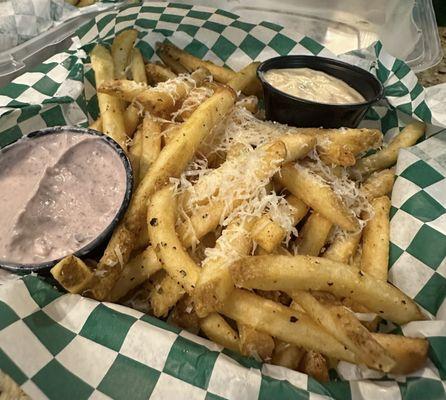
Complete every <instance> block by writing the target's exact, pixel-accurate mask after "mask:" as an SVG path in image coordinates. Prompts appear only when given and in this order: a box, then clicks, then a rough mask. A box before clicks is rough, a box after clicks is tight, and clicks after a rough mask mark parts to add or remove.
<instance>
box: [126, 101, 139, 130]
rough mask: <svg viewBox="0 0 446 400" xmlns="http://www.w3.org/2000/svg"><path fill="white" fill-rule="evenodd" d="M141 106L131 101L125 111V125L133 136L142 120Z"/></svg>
mask: <svg viewBox="0 0 446 400" xmlns="http://www.w3.org/2000/svg"><path fill="white" fill-rule="evenodd" d="M140 110H141V107H139V106H138V105H137V104H136V103H133V102H132V103H130V104H129V105H128V106H127V108H126V109H125V111H124V125H125V131H126V133H127V136H128V137H133V134H134V133H135V130H136V128H137V126H138V125H139V121H140V120H141V116H140V114H141V112H140Z"/></svg>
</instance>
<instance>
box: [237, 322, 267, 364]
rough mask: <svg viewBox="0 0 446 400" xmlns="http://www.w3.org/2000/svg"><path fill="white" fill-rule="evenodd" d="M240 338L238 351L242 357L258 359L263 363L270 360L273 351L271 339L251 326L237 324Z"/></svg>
mask: <svg viewBox="0 0 446 400" xmlns="http://www.w3.org/2000/svg"><path fill="white" fill-rule="evenodd" d="M237 328H238V334H239V337H240V342H239V343H240V344H239V346H240V347H239V351H240V353H241V354H242V355H244V356H248V357H254V358H258V357H260V359H261V360H263V361H269V360H271V357H272V355H273V351H274V340H273V338H272V337H271V336H270V335H268V334H267V333H264V332H259V331H257V330H256V329H254V328H253V327H252V326H249V325H245V324H239V323H238V324H237Z"/></svg>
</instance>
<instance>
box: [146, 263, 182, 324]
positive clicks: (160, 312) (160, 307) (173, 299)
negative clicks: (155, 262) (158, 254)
mask: <svg viewBox="0 0 446 400" xmlns="http://www.w3.org/2000/svg"><path fill="white" fill-rule="evenodd" d="M150 281H151V283H152V285H153V290H152V292H151V293H150V298H149V300H150V307H151V308H152V310H153V315H154V316H155V317H165V316H166V315H167V314H168V313H169V310H170V309H171V308H172V307H173V306H174V305H175V304H176V303H177V302H178V300H180V299H181V297H183V296H184V294H185V293H186V292H185V291H184V289H183V288H182V287H181V286H180V285H178V283H177V282H175V281H174V280H173V279H172V278H171V277H170V276H169V275H168V274H166V273H165V271H164V270H161V271H158V272H157V273H156V274H155V275H154V276H153V277H151V278H150Z"/></svg>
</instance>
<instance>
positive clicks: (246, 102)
mask: <svg viewBox="0 0 446 400" xmlns="http://www.w3.org/2000/svg"><path fill="white" fill-rule="evenodd" d="M237 105H239V106H242V107H244V108H246V109H247V110H248V111H249V112H250V113H251V114H256V113H257V112H258V111H259V99H258V98H257V97H256V96H247V97H244V98H243V99H240V100H239V101H237Z"/></svg>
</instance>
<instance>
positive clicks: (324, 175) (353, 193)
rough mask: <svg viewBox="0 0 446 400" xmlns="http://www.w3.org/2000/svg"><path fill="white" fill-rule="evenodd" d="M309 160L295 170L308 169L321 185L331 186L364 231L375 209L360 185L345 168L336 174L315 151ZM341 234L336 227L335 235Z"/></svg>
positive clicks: (340, 168) (299, 163)
mask: <svg viewBox="0 0 446 400" xmlns="http://www.w3.org/2000/svg"><path fill="white" fill-rule="evenodd" d="M308 158H309V159H310V160H311V161H301V162H297V163H296V164H295V168H307V169H308V170H309V171H310V172H311V173H313V174H314V175H316V176H317V177H318V178H319V179H320V180H321V183H323V184H326V185H328V186H330V188H331V189H332V190H333V191H334V192H335V193H336V194H337V195H338V196H339V198H340V199H341V201H342V202H343V203H344V205H345V206H346V207H347V208H348V209H349V210H350V212H351V213H352V215H354V216H355V217H356V218H357V219H358V222H359V225H360V229H361V230H362V229H363V227H364V226H365V225H366V223H367V221H368V220H370V219H371V218H373V208H372V206H371V204H370V202H369V201H368V200H367V197H366V196H365V195H364V193H363V192H362V191H361V189H360V187H359V183H358V182H356V181H353V180H351V179H350V176H349V173H348V170H347V168H345V167H338V168H337V169H336V172H337V174H335V173H334V170H333V169H332V168H330V167H329V166H328V165H327V164H325V163H324V162H323V161H322V160H321V159H320V157H319V154H318V153H317V151H315V150H312V151H311V152H310V153H309V154H308ZM340 232H341V230H340V229H339V228H338V227H336V228H335V229H334V232H333V235H335V234H339V233H340Z"/></svg>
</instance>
